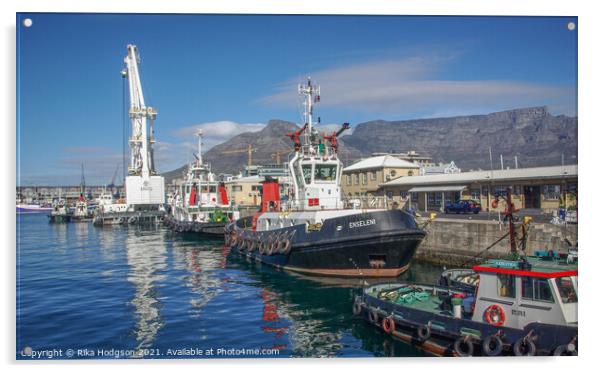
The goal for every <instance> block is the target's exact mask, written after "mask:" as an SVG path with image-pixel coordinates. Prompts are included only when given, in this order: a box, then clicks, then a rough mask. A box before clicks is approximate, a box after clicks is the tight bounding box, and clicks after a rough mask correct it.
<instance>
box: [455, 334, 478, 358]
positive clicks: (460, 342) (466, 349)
mask: <svg viewBox="0 0 602 373" xmlns="http://www.w3.org/2000/svg"><path fill="white" fill-rule="evenodd" d="M454 351H455V352H456V354H458V356H461V357H468V356H472V354H473V353H474V345H473V344H472V342H471V341H470V339H466V338H464V337H460V338H458V339H456V341H455V342H454Z"/></svg>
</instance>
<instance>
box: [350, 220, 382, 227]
mask: <svg viewBox="0 0 602 373" xmlns="http://www.w3.org/2000/svg"><path fill="white" fill-rule="evenodd" d="M375 224H376V219H368V220H360V221H352V222H350V223H349V229H353V228H359V227H367V226H368V225H375Z"/></svg>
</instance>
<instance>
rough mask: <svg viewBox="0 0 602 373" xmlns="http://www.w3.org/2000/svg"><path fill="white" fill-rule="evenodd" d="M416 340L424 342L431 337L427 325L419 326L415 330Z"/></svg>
mask: <svg viewBox="0 0 602 373" xmlns="http://www.w3.org/2000/svg"><path fill="white" fill-rule="evenodd" d="M416 334H417V335H418V340H419V341H420V342H424V341H426V340H427V339H429V338H430V337H431V328H430V327H429V326H428V325H420V326H419V327H418V329H417V330H416Z"/></svg>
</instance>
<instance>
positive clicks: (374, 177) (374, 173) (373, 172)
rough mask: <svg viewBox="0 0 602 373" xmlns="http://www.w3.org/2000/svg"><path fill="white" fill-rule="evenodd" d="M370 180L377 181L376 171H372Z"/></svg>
mask: <svg viewBox="0 0 602 373" xmlns="http://www.w3.org/2000/svg"><path fill="white" fill-rule="evenodd" d="M370 180H372V181H376V171H372V172H370Z"/></svg>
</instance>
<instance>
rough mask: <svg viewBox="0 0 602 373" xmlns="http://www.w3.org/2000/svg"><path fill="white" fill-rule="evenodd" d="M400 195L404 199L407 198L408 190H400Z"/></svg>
mask: <svg viewBox="0 0 602 373" xmlns="http://www.w3.org/2000/svg"><path fill="white" fill-rule="evenodd" d="M399 196H400V197H401V198H402V199H406V198H408V192H406V191H403V190H402V191H400V192H399Z"/></svg>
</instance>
